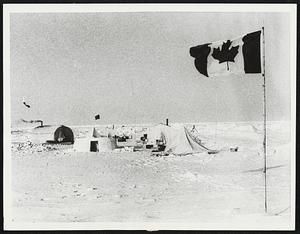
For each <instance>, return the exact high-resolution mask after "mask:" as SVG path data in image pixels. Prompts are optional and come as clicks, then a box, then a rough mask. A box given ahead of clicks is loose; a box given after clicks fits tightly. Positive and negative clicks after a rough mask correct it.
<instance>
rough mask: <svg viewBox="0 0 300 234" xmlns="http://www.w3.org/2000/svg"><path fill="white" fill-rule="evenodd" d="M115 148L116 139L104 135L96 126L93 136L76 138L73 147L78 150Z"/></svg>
mask: <svg viewBox="0 0 300 234" xmlns="http://www.w3.org/2000/svg"><path fill="white" fill-rule="evenodd" d="M94 133H95V134H94ZM96 133H97V134H96ZM115 148H116V143H115V141H114V139H113V138H110V137H102V136H101V135H100V134H99V133H98V132H97V131H96V129H95V128H94V129H93V134H92V137H86V138H77V139H75V143H74V147H73V149H74V150H75V151H77V152H108V151H112V150H114V149H115Z"/></svg>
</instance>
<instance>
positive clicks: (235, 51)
mask: <svg viewBox="0 0 300 234" xmlns="http://www.w3.org/2000/svg"><path fill="white" fill-rule="evenodd" d="M190 55H191V56H192V57H194V58H195V67H196V69H197V70H198V71H199V72H200V73H201V74H203V75H205V76H207V77H216V76H224V75H229V74H246V73H261V31H256V32H252V33H249V34H246V35H244V36H241V37H238V38H235V39H232V40H224V41H217V42H212V43H206V44H203V45H198V46H195V47H191V48H190Z"/></svg>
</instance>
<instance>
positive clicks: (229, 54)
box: [212, 40, 239, 70]
mask: <svg viewBox="0 0 300 234" xmlns="http://www.w3.org/2000/svg"><path fill="white" fill-rule="evenodd" d="M231 43H232V42H231V41H230V40H227V41H226V42H223V45H222V48H221V50H220V48H219V47H218V48H214V51H213V53H212V57H213V58H214V59H216V60H219V63H224V62H227V70H229V66H228V62H234V58H235V56H236V55H237V53H238V52H239V51H238V49H239V46H232V47H231V48H230V46H231ZM229 48H230V49H229Z"/></svg>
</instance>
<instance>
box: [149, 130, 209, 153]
mask: <svg viewBox="0 0 300 234" xmlns="http://www.w3.org/2000/svg"><path fill="white" fill-rule="evenodd" d="M147 139H148V144H155V143H156V140H162V141H163V142H164V144H165V146H166V148H165V152H168V153H173V154H177V155H185V154H192V153H200V152H206V151H207V150H208V149H207V148H206V147H205V146H203V145H202V144H201V143H200V142H198V141H197V140H196V139H195V137H194V136H193V135H192V134H191V133H190V132H189V131H188V130H187V129H186V128H185V127H184V126H181V125H174V126H167V125H164V124H159V125H156V126H153V127H150V128H149V129H148V131H147Z"/></svg>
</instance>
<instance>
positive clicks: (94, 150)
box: [90, 141, 98, 152]
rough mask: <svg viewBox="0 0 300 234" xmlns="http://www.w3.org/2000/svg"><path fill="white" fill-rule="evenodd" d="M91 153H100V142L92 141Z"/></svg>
mask: <svg viewBox="0 0 300 234" xmlns="http://www.w3.org/2000/svg"><path fill="white" fill-rule="evenodd" d="M90 151H91V152H97V151H98V141H91V145H90Z"/></svg>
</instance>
